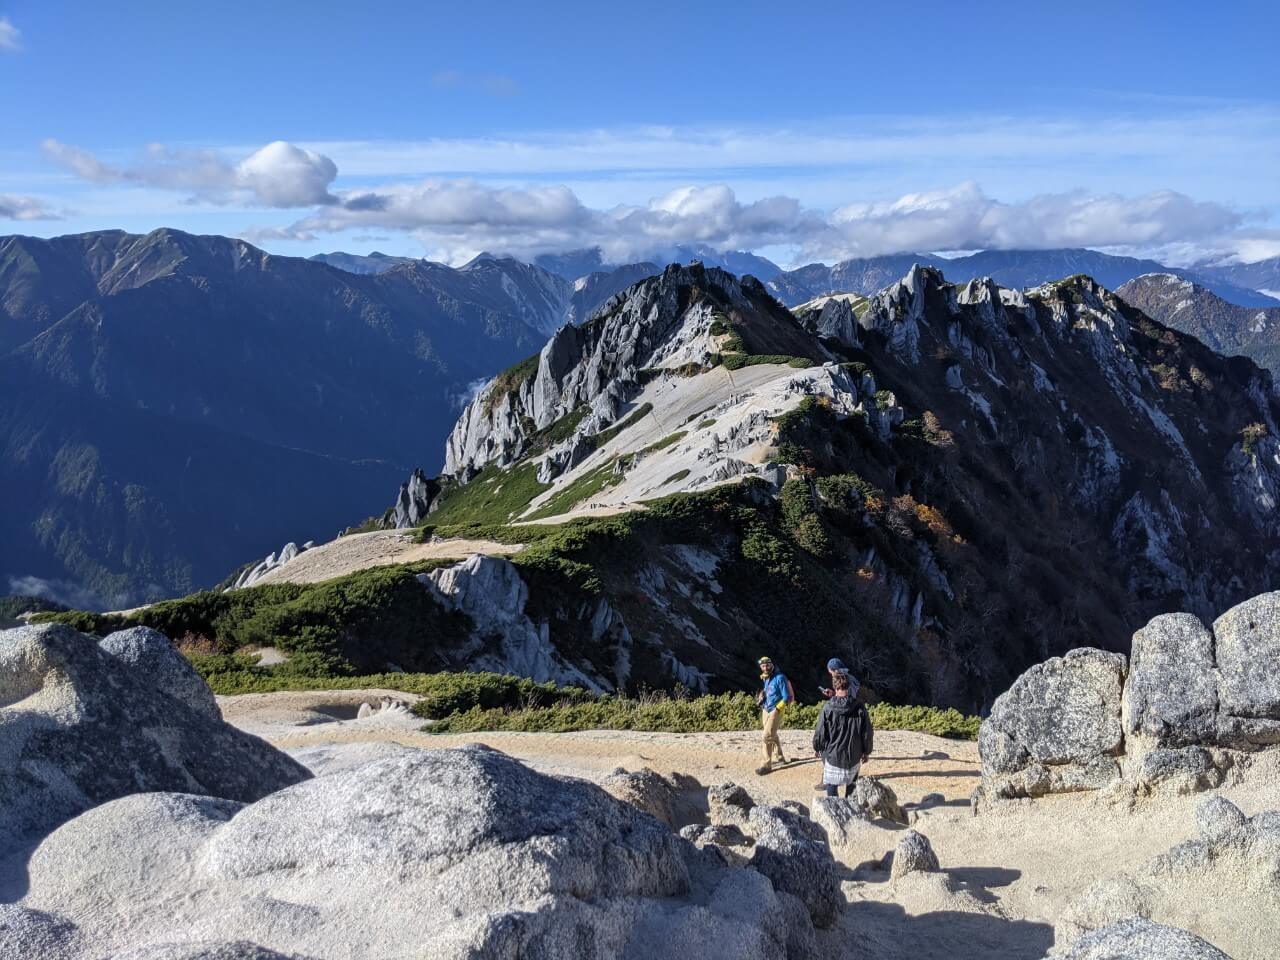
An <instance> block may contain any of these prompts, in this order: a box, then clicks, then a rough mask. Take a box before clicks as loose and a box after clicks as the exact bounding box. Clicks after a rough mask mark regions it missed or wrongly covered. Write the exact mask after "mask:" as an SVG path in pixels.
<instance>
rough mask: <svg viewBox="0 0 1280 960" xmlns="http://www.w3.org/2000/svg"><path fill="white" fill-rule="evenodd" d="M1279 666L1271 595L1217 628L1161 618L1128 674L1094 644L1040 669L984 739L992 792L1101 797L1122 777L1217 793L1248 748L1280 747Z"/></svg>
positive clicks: (1136, 647) (1007, 701)
mask: <svg viewBox="0 0 1280 960" xmlns="http://www.w3.org/2000/svg"><path fill="white" fill-rule="evenodd" d="M1277 662H1280V593H1266V594H1262V595H1260V596H1257V597H1254V598H1253V599H1252V600H1247V601H1245V602H1244V603H1242V604H1239V605H1238V606H1235V607H1233V608H1232V609H1230V610H1228V611H1227V612H1226V613H1224V614H1223V615H1222V616H1221V617H1219V618H1218V620H1217V621H1216V622H1215V623H1214V625H1213V629H1212V630H1210V629H1209V628H1208V627H1206V626H1205V625H1204V624H1203V623H1201V622H1200V620H1199V619H1197V618H1196V617H1194V616H1192V615H1191V614H1187V613H1173V614H1165V615H1163V616H1159V617H1156V618H1154V619H1153V620H1151V622H1150V623H1148V624H1147V625H1146V626H1145V627H1143V628H1142V629H1141V630H1139V631H1137V632H1136V633H1135V634H1134V635H1133V646H1132V657H1131V659H1130V661H1129V664H1128V669H1127V671H1126V669H1125V663H1124V659H1123V658H1122V657H1120V656H1119V655H1118V654H1112V653H1104V652H1102V651H1100V650H1091V649H1088V648H1085V649H1081V650H1075V651H1072V652H1071V653H1069V654H1068V655H1067V656H1066V657H1063V658H1060V659H1054V660H1049V661H1047V662H1046V663H1043V664H1040V665H1039V666H1037V667H1032V668H1031V669H1030V670H1028V671H1027V672H1026V673H1025V674H1023V676H1022V677H1020V678H1018V680H1017V681H1016V682H1015V683H1014V685H1013V687H1012V688H1010V690H1009V691H1008V693H1006V694H1004V695H1003V696H1002V697H1000V698H999V699H998V700H997V701H996V704H995V706H994V708H993V709H992V711H991V716H990V717H989V718H988V720H987V721H986V722H984V723H983V725H982V728H981V730H980V731H979V734H978V748H979V750H980V752H981V755H982V775H983V780H982V789H983V793H984V795H987V796H991V797H995V798H1000V797H1034V796H1040V795H1041V794H1045V793H1054V792H1060V791H1064V790H1081V789H1098V788H1101V787H1103V786H1106V785H1107V784H1108V783H1110V782H1112V781H1115V780H1118V779H1119V778H1120V777H1121V775H1122V773H1123V776H1124V779H1125V781H1126V783H1127V784H1128V785H1129V787H1130V788H1131V789H1133V790H1136V791H1138V792H1142V793H1151V792H1164V793H1175V794H1179V793H1181V794H1186V793H1195V792H1197V791H1200V790H1208V789H1212V788H1214V787H1217V786H1219V785H1220V784H1222V782H1223V780H1224V777H1225V776H1226V775H1227V774H1228V772H1229V771H1230V769H1231V768H1232V767H1233V766H1234V765H1235V763H1236V762H1237V760H1238V755H1239V753H1240V752H1252V751H1257V750H1262V749H1268V748H1270V747H1274V746H1276V745H1277V744H1280V681H1278V680H1277V671H1276V670H1275V664H1276V663H1277ZM1118 761H1120V762H1118Z"/></svg>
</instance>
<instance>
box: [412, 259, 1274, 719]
mask: <svg viewBox="0 0 1280 960" xmlns="http://www.w3.org/2000/svg"><path fill="white" fill-rule="evenodd" d="M1278 422H1280V398H1278V397H1277V392H1276V388H1275V386H1274V383H1273V381H1272V380H1271V378H1270V376H1269V375H1268V374H1267V373H1266V372H1265V371H1261V370H1259V369H1258V368H1257V367H1255V366H1254V365H1253V364H1252V363H1250V362H1249V361H1248V360H1245V359H1239V358H1236V359H1227V358H1223V357H1221V356H1219V355H1218V354H1215V353H1213V352H1212V351H1210V350H1209V349H1208V348H1206V347H1205V346H1204V345H1203V344H1201V343H1199V342H1198V341H1196V340H1195V339H1193V338H1191V337H1188V336H1185V335H1183V334H1180V333H1177V332H1175V331H1173V330H1170V329H1167V328H1165V327H1164V326H1162V325H1160V324H1159V323H1157V322H1155V321H1153V320H1151V319H1149V318H1148V317H1146V316H1145V315H1143V314H1142V313H1140V312H1138V311H1136V310H1134V309H1133V308H1131V307H1129V306H1128V305H1126V304H1125V303H1123V302H1122V301H1121V300H1119V299H1117V298H1116V297H1115V296H1114V295H1112V294H1111V293H1109V292H1108V291H1107V290H1105V289H1104V288H1102V287H1101V286H1099V285H1098V284H1096V283H1094V282H1093V281H1091V280H1089V279H1087V278H1080V277H1077V278H1072V279H1070V280H1066V281H1060V282H1056V283H1053V284H1048V285H1044V286H1041V287H1039V288H1034V289H1032V290H1029V291H1027V292H1026V293H1022V292H1019V291H1011V290H1007V289H1003V288H1000V287H998V286H996V285H995V284H994V283H992V282H990V281H985V282H971V283H969V284H966V285H964V286H962V287H957V286H955V285H952V284H949V283H947V282H946V281H945V280H944V279H943V278H942V276H941V274H939V273H938V272H937V271H934V270H931V269H928V268H919V267H917V268H914V269H912V270H911V271H910V272H909V273H908V274H907V276H906V277H904V278H903V279H901V280H900V281H898V282H897V283H894V284H893V285H891V286H890V287H888V288H887V289H885V290H883V291H881V292H879V293H877V294H876V295H875V296H873V297H871V298H870V299H869V300H862V299H859V298H829V299H824V300H820V301H818V302H815V303H812V304H809V305H806V307H804V308H803V309H798V310H797V311H796V314H795V315H794V316H793V315H792V314H790V313H788V312H786V311H784V310H781V309H780V308H779V307H778V306H777V305H776V304H775V303H774V302H773V301H772V300H771V298H770V297H769V296H768V294H767V292H766V291H765V290H764V288H763V287H761V286H760V285H759V284H758V283H756V282H754V281H751V280H749V279H748V280H742V281H738V280H737V279H736V278H734V277H732V276H730V275H728V274H726V273H724V272H722V271H719V270H715V269H704V268H702V267H692V268H680V267H669V268H668V269H667V270H666V271H664V273H663V274H662V276H661V277H656V278H651V279H650V280H646V281H644V282H642V283H640V284H638V285H637V286H635V287H633V288H631V289H630V290H628V291H626V292H625V293H623V294H621V295H619V296H618V297H616V298H615V299H614V300H611V301H610V302H609V303H608V304H606V305H605V306H604V307H602V308H601V310H600V311H599V312H598V313H597V314H596V316H595V317H593V318H592V320H591V321H589V322H588V323H587V324H585V325H583V326H582V327H578V328H572V327H567V328H564V329H562V330H561V331H559V332H558V333H557V334H556V336H555V337H554V338H553V339H552V340H551V341H550V342H549V343H548V344H547V345H546V346H545V347H544V348H543V350H542V352H541V353H540V354H539V355H538V356H537V358H531V359H530V360H529V361H527V362H523V363H521V364H519V365H517V366H516V367H513V368H511V369H510V370H508V371H506V372H504V373H503V374H501V375H500V376H499V377H498V378H496V379H495V380H494V381H493V382H491V383H490V384H489V385H488V386H486V387H485V389H483V390H482V391H481V392H480V393H479V394H478V395H477V397H476V399H475V400H474V401H473V402H472V404H471V405H470V406H469V408H468V409H467V411H466V412H465V413H464V415H463V417H462V418H461V419H460V420H459V422H458V425H457V427H456V428H455V430H454V432H453V434H452V435H451V437H450V439H449V444H448V451H447V456H446V475H445V476H444V477H443V478H442V479H441V481H439V482H438V483H437V484H434V485H428V484H425V483H423V484H420V485H419V486H418V488H417V494H416V495H417V496H420V497H421V498H422V501H421V502H420V503H419V504H418V507H419V509H418V510H417V511H416V517H417V520H416V521H411V520H406V521H405V522H416V523H419V524H421V523H422V522H423V519H422V518H424V517H425V522H426V525H427V526H426V532H429V533H432V534H434V535H435V536H438V537H451V536H473V537H476V536H486V537H489V538H496V539H499V540H503V541H505V542H524V543H527V544H529V546H528V547H527V548H526V549H525V550H524V551H522V552H521V553H519V554H517V555H516V556H515V557H514V558H513V560H512V561H511V564H513V565H514V568H515V570H516V571H518V573H519V578H520V579H521V580H522V581H523V584H524V589H526V590H527V595H521V594H520V593H519V591H518V590H517V591H515V592H512V591H511V590H510V589H505V590H504V591H501V592H500V595H499V596H498V597H497V598H496V599H493V598H490V599H488V600H485V604H486V606H485V608H484V612H483V613H480V612H477V616H480V617H481V619H482V620H485V622H490V620H491V618H492V617H493V616H494V615H495V614H494V613H493V608H494V607H497V608H499V609H501V610H502V611H503V614H502V616H503V617H506V618H508V619H507V620H505V621H504V622H507V623H515V622H519V623H521V624H525V626H522V627H520V629H519V631H515V632H512V631H508V632H506V633H504V634H503V636H505V637H506V638H507V639H506V640H504V641H503V642H502V643H501V644H497V645H496V646H495V645H494V644H493V643H488V642H482V640H483V636H482V634H477V635H475V636H474V637H473V640H472V642H471V645H470V646H464V647H463V648H458V649H452V648H451V649H450V650H449V651H447V653H445V652H442V656H445V657H446V659H447V660H448V662H450V663H453V664H455V665H457V664H477V663H479V664H483V665H485V666H486V667H488V668H491V669H504V668H513V669H518V670H521V671H526V670H532V671H534V674H535V675H537V676H539V677H540V678H546V679H561V680H569V679H572V680H573V681H574V682H583V683H587V684H588V685H591V686H595V687H597V688H600V689H610V688H613V687H627V688H629V689H635V688H637V687H639V686H644V685H650V686H667V687H669V686H671V685H672V684H674V683H680V684H683V685H685V686H688V687H693V688H710V689H719V688H724V687H733V686H736V685H741V684H744V683H749V682H750V680H751V676H752V673H753V666H752V665H753V663H754V659H755V657H756V656H759V654H760V653H761V652H771V653H772V655H773V656H774V657H775V658H776V659H781V660H782V662H784V664H786V665H787V666H788V667H789V668H790V669H791V670H792V671H793V673H794V674H795V675H796V676H797V678H798V679H802V680H803V679H806V671H807V669H808V665H810V664H813V665H818V664H821V663H823V662H825V660H826V658H827V657H829V656H831V655H840V656H842V657H845V658H847V660H848V661H849V662H851V663H852V664H853V665H854V669H855V671H856V672H857V673H858V674H859V675H860V676H861V677H862V679H863V680H864V682H865V683H866V684H867V685H868V687H869V688H870V689H871V690H873V691H875V692H876V693H878V694H880V695H882V696H886V697H888V698H890V699H892V700H895V701H897V702H908V701H909V702H933V703H941V704H954V705H958V706H961V707H964V708H966V709H969V710H974V709H978V708H979V707H981V706H982V704H984V703H988V702H989V701H990V697H991V696H992V695H993V694H994V693H995V692H998V691H999V690H1002V689H1004V688H1005V687H1006V686H1007V685H1008V683H1009V682H1010V680H1011V679H1012V678H1013V677H1014V676H1016V675H1017V674H1018V673H1019V672H1021V670H1022V669H1024V668H1025V667H1026V666H1027V665H1028V664H1031V663H1034V662H1037V661H1039V660H1042V659H1044V658H1045V657H1046V656H1049V655H1052V654H1056V653H1061V652H1064V651H1065V650H1067V649H1070V648H1072V647H1076V646H1079V645H1081V644H1083V643H1089V644H1094V645H1101V646H1106V647H1110V648H1113V649H1123V648H1124V647H1125V645H1126V644H1127V638H1128V637H1129V635H1130V634H1131V633H1132V630H1133V628H1134V625H1135V624H1140V623H1142V622H1145V620H1146V619H1147V618H1149V617H1150V616H1151V615H1153V614H1155V613H1158V612H1162V611H1169V610H1186V609H1190V610H1193V611H1196V612H1199V613H1200V614H1201V615H1202V616H1207V615H1209V614H1211V613H1212V612H1213V611H1215V610H1218V609H1223V608H1225V607H1226V606H1229V605H1231V604H1232V603H1234V602H1237V601H1239V600H1240V599H1242V598H1245V597H1247V596H1250V595H1252V593H1254V592H1256V591H1257V590H1260V589H1265V588H1266V587H1267V586H1268V585H1270V584H1272V583H1273V582H1274V580H1275V578H1276V577H1277V576H1278V575H1280V533H1278V531H1277V524H1276V510H1277V502H1278V501H1280V444H1278V443H1277V440H1276V436H1277V423H1278ZM619 512H620V513H619ZM615 514H617V515H615ZM565 521H572V522H570V523H568V524H567V525H566V526H564V527H563V528H556V527H554V526H552V527H547V526H536V525H535V526H529V525H528V524H530V523H531V522H532V523H534V524H546V523H563V522H565ZM507 563H508V561H505V560H498V559H496V558H495V559H492V560H489V561H485V564H488V566H487V567H486V566H485V564H480V565H476V564H475V563H472V565H471V566H467V565H463V566H462V567H460V568H458V569H457V570H455V571H453V572H449V573H448V574H447V576H445V577H442V579H441V580H440V582H441V583H447V584H448V585H449V588H450V590H453V591H456V592H455V593H452V594H449V595H450V596H457V597H463V596H466V597H470V598H473V600H474V598H475V597H477V596H478V595H479V594H478V593H477V592H475V591H478V590H479V587H478V584H479V583H480V582H481V581H480V580H479V579H478V578H481V577H487V578H490V579H488V580H485V581H484V582H491V580H492V578H496V577H497V576H498V572H497V571H498V570H499V569H500V568H502V567H503V565H504V564H507ZM484 571H487V572H484ZM433 576H434V575H433ZM503 576H505V577H511V576H513V574H511V573H510V572H508V573H506V574H503ZM468 583H475V584H477V586H476V587H474V588H468V587H466V586H465V584H468ZM442 589H443V588H442ZM458 602H461V601H458ZM468 602H471V601H468ZM513 636H520V637H524V638H525V639H523V640H519V641H515V640H512V639H511V638H512V637H513ZM535 638H537V639H535ZM535 651H536V656H535ZM814 672H815V678H816V673H817V668H816V666H815V667H814Z"/></svg>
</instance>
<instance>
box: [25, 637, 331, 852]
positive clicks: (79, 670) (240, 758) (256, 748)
mask: <svg viewBox="0 0 1280 960" xmlns="http://www.w3.org/2000/svg"><path fill="white" fill-rule="evenodd" d="M163 639H164V638H163V637H160V636H159V635H157V634H154V633H153V632H150V631H146V632H141V633H140V632H138V631H125V632H124V633H121V634H115V635H113V636H112V637H111V638H108V641H104V642H103V644H102V645H99V644H97V643H95V642H94V641H93V640H92V639H91V638H89V637H86V636H84V635H82V634H80V633H77V632H76V631H75V630H72V629H71V628H70V627H67V626H63V625H61V624H49V625H41V626H29V627H20V628H18V629H16V630H7V631H4V632H2V633H0V853H3V852H8V851H12V850H15V849H18V848H20V847H22V846H24V845H26V844H28V843H30V842H32V841H33V840H35V839H36V838H38V837H40V836H42V835H44V834H45V833H47V832H48V831H49V830H51V829H52V828H53V827H55V826H57V824H59V823H61V822H63V821H65V820H67V819H69V818H71V817H74V816H75V815H77V814H79V813H81V812H82V811H84V810H87V809H89V808H90V807H94V806H96V805H98V804H102V803H105V802H107V801H109V800H112V799H115V798H117V797H123V796H125V795H127V794H132V793H137V792H139V791H149V790H168V791H180V792H183V793H187V794H200V795H206V796H212V797H221V798H226V799H228V800H235V801H240V802H250V801H253V800H257V799H260V798H261V797H264V796H266V795H267V794H269V793H271V792H273V791H275V790H279V789H280V788H282V787H286V786H288V785H290V784H294V783H297V782H299V781H301V780H305V779H306V778H307V777H309V776H310V774H309V773H308V772H307V770H306V769H305V768H304V767H302V766H301V765H300V764H298V763H295V762H294V761H293V760H291V759H289V758H288V757H287V756H285V755H284V754H283V753H280V752H279V751H278V750H276V749H275V748H273V747H271V746H269V745H268V744H266V743H265V742H263V741H262V740H259V739H258V738H257V737H252V736H249V735H248V734H246V733H242V732H240V731H239V730H237V729H236V728H234V727H232V726H230V725H228V724H226V723H223V722H222V719H221V717H220V716H219V715H218V713H217V707H216V705H214V706H210V704H209V703H208V698H207V697H205V696H201V695H199V694H196V693H194V692H193V687H194V684H195V683H196V682H200V683H203V681H199V678H198V677H195V676H194V673H193V671H192V670H191V667H190V666H189V665H187V664H186V663H185V661H184V660H183V659H182V657H181V655H179V654H178V653H177V652H176V651H175V650H173V648H172V646H171V645H169V644H168V643H167V641H166V642H165V643H164V644H163V646H162V645H161V643H160V641H161V640H163ZM206 693H207V688H206Z"/></svg>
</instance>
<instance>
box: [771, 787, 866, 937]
mask: <svg viewBox="0 0 1280 960" xmlns="http://www.w3.org/2000/svg"><path fill="white" fill-rule="evenodd" d="M748 821H749V825H748V832H749V833H750V834H751V835H752V836H753V837H755V841H756V846H755V852H754V853H753V854H752V857H751V866H752V867H754V868H755V869H756V870H758V871H760V872H761V873H762V874H764V875H765V876H766V877H768V878H769V879H770V880H771V881H772V882H773V886H774V889H776V890H778V891H780V892H782V893H789V894H791V895H792V896H794V897H797V898H798V899H799V900H800V901H801V902H802V903H804V905H805V907H807V908H808V910H809V916H810V917H811V918H812V919H813V925H814V926H815V927H819V928H821V927H829V926H831V925H832V924H833V923H835V921H836V917H837V916H838V915H839V913H840V911H841V910H842V909H843V907H844V898H843V897H842V896H841V893H840V883H839V880H838V879H837V876H836V867H835V861H834V860H833V859H832V857H831V851H830V849H829V848H828V846H827V844H826V842H825V839H824V837H823V835H822V832H821V831H820V830H818V831H815V830H814V829H813V827H814V824H813V821H811V820H809V818H808V817H803V816H800V815H798V814H796V813H793V812H792V811H790V810H786V809H784V808H782V807H767V806H761V805H757V806H754V807H752V808H751V812H750V814H749V816H748Z"/></svg>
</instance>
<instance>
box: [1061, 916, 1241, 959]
mask: <svg viewBox="0 0 1280 960" xmlns="http://www.w3.org/2000/svg"><path fill="white" fill-rule="evenodd" d="M1064 956H1065V958H1066V960H1231V958H1230V957H1228V956H1227V955H1226V954H1225V953H1223V952H1222V951H1221V950H1219V949H1218V948H1217V947H1215V946H1214V945H1213V944H1211V943H1209V942H1207V941H1205V940H1201V939H1200V938H1199V937H1197V936H1196V935H1195V934H1194V933H1188V932H1187V931H1186V930H1179V929H1178V928H1177V927H1166V926H1165V925H1164V924H1160V923H1153V922H1152V921H1150V920H1145V919H1143V918H1142V917H1131V918H1129V919H1128V920H1122V921H1120V922H1119V923H1113V924H1111V925H1110V926H1106V927H1102V928H1101V929H1099V930H1095V931H1093V932H1092V933H1089V934H1086V935H1085V936H1083V937H1081V938H1080V939H1079V940H1077V941H1076V943H1075V946H1073V947H1072V948H1071V951H1070V952H1069V953H1066V954H1064Z"/></svg>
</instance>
